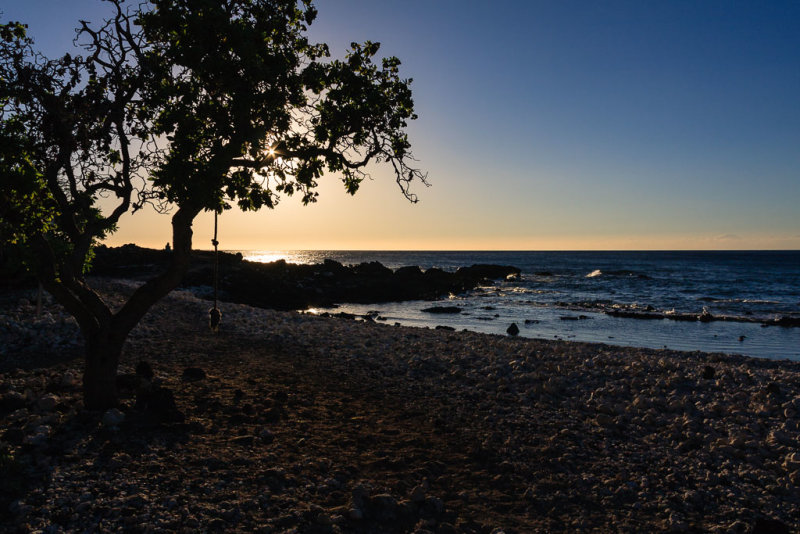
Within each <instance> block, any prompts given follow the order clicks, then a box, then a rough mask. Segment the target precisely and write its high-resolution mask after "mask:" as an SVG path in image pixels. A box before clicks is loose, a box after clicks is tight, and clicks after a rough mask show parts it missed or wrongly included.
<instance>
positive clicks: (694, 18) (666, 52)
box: [0, 0, 800, 249]
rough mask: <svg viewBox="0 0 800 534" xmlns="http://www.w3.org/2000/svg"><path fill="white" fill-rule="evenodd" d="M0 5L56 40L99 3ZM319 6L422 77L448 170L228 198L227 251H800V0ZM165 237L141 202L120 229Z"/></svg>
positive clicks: (331, 32)
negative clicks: (276, 198) (404, 190)
mask: <svg viewBox="0 0 800 534" xmlns="http://www.w3.org/2000/svg"><path fill="white" fill-rule="evenodd" d="M0 5H2V11H3V12H4V16H3V18H4V19H6V20H8V19H19V20H22V21H24V22H27V23H28V24H29V25H30V27H31V32H32V34H33V36H34V38H35V39H36V40H37V43H39V45H40V46H41V47H42V48H43V49H44V50H46V51H47V52H48V53H50V54H55V53H56V52H57V51H59V50H61V49H63V48H64V47H65V46H69V44H70V40H71V37H72V29H71V28H72V27H73V26H74V21H76V20H77V19H78V18H87V19H90V20H97V19H98V18H99V16H98V14H97V12H98V9H97V7H96V6H97V5H98V2H96V1H88V0H80V1H75V0H71V1H69V2H57V1H55V0H49V1H45V0H26V1H24V2H22V1H21V2H14V1H8V0H4V1H3V2H2V3H0ZM318 8H319V13H320V14H319V18H318V20H317V22H315V23H314V25H313V26H312V28H311V35H312V38H314V39H315V40H318V41H326V42H328V43H329V44H330V45H331V50H332V51H333V52H334V53H337V52H341V51H342V50H343V49H344V48H345V46H346V45H347V44H348V43H349V42H351V41H364V40H367V39H370V40H373V41H379V42H381V43H382V53H383V54H384V55H396V56H398V57H400V59H401V60H402V61H403V67H402V69H403V74H404V75H405V76H408V77H411V78H414V83H413V85H412V88H413V89H414V93H415V101H416V105H417V111H418V114H419V116H420V118H419V120H417V121H416V122H415V123H414V124H413V125H412V127H411V129H410V135H411V141H412V144H413V145H414V148H415V153H416V155H417V157H418V159H419V160H420V161H419V163H420V165H421V166H422V167H423V168H425V169H426V170H428V171H429V173H430V180H431V182H432V184H433V186H432V187H431V188H424V187H420V188H418V189H417V192H418V193H419V195H420V197H421V202H420V203H419V204H417V205H414V206H411V205H408V204H407V203H406V202H405V201H404V200H403V199H402V197H401V195H400V194H399V192H398V191H397V189H396V185H395V184H394V183H393V181H392V177H391V174H390V173H389V172H388V171H387V170H386V169H381V168H376V169H375V170H374V173H373V175H374V178H375V180H374V181H371V182H367V183H365V184H364V187H363V188H362V191H360V192H359V194H358V195H356V197H354V198H350V197H348V196H346V195H345V194H344V193H343V192H342V188H341V187H340V186H339V184H338V182H337V180H336V179H335V178H334V177H328V179H327V180H325V183H324V184H323V186H322V187H321V190H320V202H319V203H318V205H315V206H311V207H305V208H303V207H301V206H300V205H299V202H297V201H295V200H294V199H287V200H285V201H284V202H283V203H281V204H280V205H279V206H278V208H277V209H276V210H274V211H265V212H262V213H259V214H248V215H238V214H234V213H233V212H228V213H226V214H225V218H224V220H223V226H222V228H223V233H222V239H221V241H222V243H223V246H224V247H225V248H248V249H287V248H375V249H393V248H403V249H418V248H427V249H652V248H656V249H659V248H660V249H719V248H722V249H751V248H793V249H798V248H800V2H796V1H794V2H736V1H715V2H697V1H680V2H678V1H674V2H666V1H665V2H641V1H630V2H621V1H603V2H589V1H550V2H536V1H516V2H512V1H508V2H488V1H485V2H470V1H455V0H453V1H451V0H438V1H433V2H432V1H430V0H404V1H399V0H397V1H394V0H386V1H380V2H376V1H374V0H372V1H367V0H358V1H356V0H327V1H322V2H318ZM136 221H138V222H136ZM208 232H209V218H208V217H203V218H201V220H199V221H198V224H197V234H198V235H201V236H205V234H206V233H208ZM168 236H169V228H168V220H167V219H165V218H163V217H158V216H156V215H154V214H152V215H145V216H144V217H141V218H140V215H138V214H137V215H136V219H135V220H134V219H133V218H128V219H126V220H123V223H122V226H121V229H120V232H119V234H118V235H117V236H115V238H114V242H118V243H124V242H131V241H133V242H139V243H141V244H149V245H163V242H166V240H167V238H168ZM204 241H205V238H204V237H203V238H201V239H199V240H198V243H197V244H198V245H199V246H200V247H204V244H203V243H204ZM225 245H228V246H225Z"/></svg>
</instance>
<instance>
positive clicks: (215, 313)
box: [208, 306, 222, 332]
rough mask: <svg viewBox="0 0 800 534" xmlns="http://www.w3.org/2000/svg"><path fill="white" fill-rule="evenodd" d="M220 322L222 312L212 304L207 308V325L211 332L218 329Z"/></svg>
mask: <svg viewBox="0 0 800 534" xmlns="http://www.w3.org/2000/svg"><path fill="white" fill-rule="evenodd" d="M220 322H222V312H221V311H220V310H219V308H217V307H216V306H214V307H213V308H211V309H210V310H208V326H209V328H211V331H212V332H216V331H217V330H219V323H220Z"/></svg>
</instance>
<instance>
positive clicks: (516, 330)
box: [506, 323, 519, 336]
mask: <svg viewBox="0 0 800 534" xmlns="http://www.w3.org/2000/svg"><path fill="white" fill-rule="evenodd" d="M506 332H507V333H508V335H509V336H516V335H517V334H519V327H518V326H517V323H511V326H509V327H508V328H507V329H506Z"/></svg>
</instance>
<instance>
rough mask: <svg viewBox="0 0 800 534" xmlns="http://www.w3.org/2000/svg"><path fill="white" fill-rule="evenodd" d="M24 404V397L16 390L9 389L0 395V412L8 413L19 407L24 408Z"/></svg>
mask: <svg viewBox="0 0 800 534" xmlns="http://www.w3.org/2000/svg"><path fill="white" fill-rule="evenodd" d="M26 404H27V403H26V402H25V397H23V396H22V395H21V394H19V393H17V392H16V391H10V392H8V393H6V394H5V395H3V396H2V397H0V414H2V415H5V414H9V413H11V412H14V411H16V410H19V409H20V408H24V407H25V405H26Z"/></svg>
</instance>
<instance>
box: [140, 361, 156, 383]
mask: <svg viewBox="0 0 800 534" xmlns="http://www.w3.org/2000/svg"><path fill="white" fill-rule="evenodd" d="M136 376H139V377H142V378H144V379H146V380H152V379H153V377H154V376H155V373H154V372H153V368H152V367H151V366H150V363H149V362H147V361H145V360H142V361H140V362H139V363H138V364H136Z"/></svg>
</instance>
